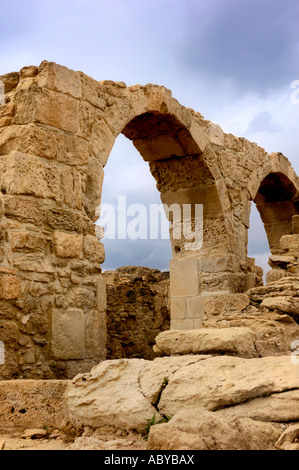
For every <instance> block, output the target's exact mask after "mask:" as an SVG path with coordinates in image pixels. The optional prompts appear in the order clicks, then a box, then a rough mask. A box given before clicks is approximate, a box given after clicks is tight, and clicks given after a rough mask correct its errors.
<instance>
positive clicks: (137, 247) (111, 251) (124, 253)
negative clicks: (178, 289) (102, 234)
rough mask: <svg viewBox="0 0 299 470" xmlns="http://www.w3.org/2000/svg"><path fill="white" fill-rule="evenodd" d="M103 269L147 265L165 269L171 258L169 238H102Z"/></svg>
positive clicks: (167, 267)
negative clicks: (104, 253)
mask: <svg viewBox="0 0 299 470" xmlns="http://www.w3.org/2000/svg"><path fill="white" fill-rule="evenodd" d="M103 242H104V246H105V252H106V260H105V263H104V264H103V265H102V267H103V269H104V270H108V269H117V268H119V267H120V266H147V267H149V268H155V269H160V270H161V271H167V270H168V269H169V260H170V259H171V258H172V255H171V248H170V241H169V240H104V241H103Z"/></svg>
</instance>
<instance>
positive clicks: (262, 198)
mask: <svg viewBox="0 0 299 470" xmlns="http://www.w3.org/2000/svg"><path fill="white" fill-rule="evenodd" d="M254 178H255V189H254V191H253V192H252V194H251V198H252V201H253V202H254V203H255V204H256V206H257V209H258V211H259V213H260V216H261V219H262V221H263V224H264V227H265V231H266V234H267V238H268V242H269V249H270V251H271V253H272V254H273V255H275V254H279V253H280V252H281V249H280V239H281V237H282V236H283V235H289V234H291V233H292V218H293V216H294V215H296V214H298V211H299V203H298V189H299V181H298V177H297V176H296V174H295V172H294V170H293V168H292V167H291V164H290V162H289V161H288V159H287V158H286V157H284V156H283V155H282V154H279V153H275V154H270V155H268V161H266V163H265V164H264V166H263V168H262V171H261V170H260V171H259V176H257V174H255V175H254Z"/></svg>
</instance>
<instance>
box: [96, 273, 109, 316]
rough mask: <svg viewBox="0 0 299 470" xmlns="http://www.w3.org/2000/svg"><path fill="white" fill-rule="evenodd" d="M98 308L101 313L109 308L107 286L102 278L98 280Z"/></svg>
mask: <svg viewBox="0 0 299 470" xmlns="http://www.w3.org/2000/svg"><path fill="white" fill-rule="evenodd" d="M97 308H98V310H99V311H100V312H105V311H106V308H107V285H106V281H105V279H104V278H103V277H102V276H101V277H100V278H99V279H98V288H97Z"/></svg>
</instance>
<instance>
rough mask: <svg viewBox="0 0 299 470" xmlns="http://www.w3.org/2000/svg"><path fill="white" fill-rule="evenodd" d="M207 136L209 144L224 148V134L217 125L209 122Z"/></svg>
mask: <svg viewBox="0 0 299 470" xmlns="http://www.w3.org/2000/svg"><path fill="white" fill-rule="evenodd" d="M209 136H210V142H211V144H213V145H218V146H220V147H223V146H224V132H223V130H222V129H221V127H220V126H219V125H218V124H214V123H212V122H209Z"/></svg>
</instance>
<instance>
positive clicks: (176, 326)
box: [170, 318, 195, 330]
mask: <svg viewBox="0 0 299 470" xmlns="http://www.w3.org/2000/svg"><path fill="white" fill-rule="evenodd" d="M194 321H195V320H194V319H193V318H185V319H182V320H175V319H174V320H171V325H170V328H171V330H192V329H193V328H194Z"/></svg>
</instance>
